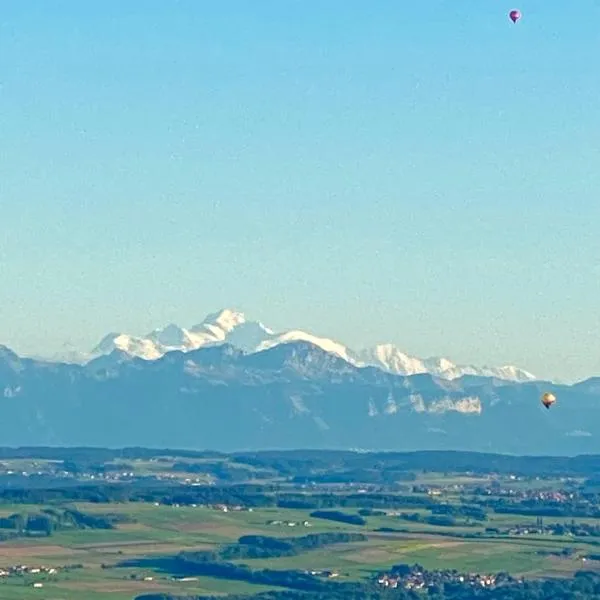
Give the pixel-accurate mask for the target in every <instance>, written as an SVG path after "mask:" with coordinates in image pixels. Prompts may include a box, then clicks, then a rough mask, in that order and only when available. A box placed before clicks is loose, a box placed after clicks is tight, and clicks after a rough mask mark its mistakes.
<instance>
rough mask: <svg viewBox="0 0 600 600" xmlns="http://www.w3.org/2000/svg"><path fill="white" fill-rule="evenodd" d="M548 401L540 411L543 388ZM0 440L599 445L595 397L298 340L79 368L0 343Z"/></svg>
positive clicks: (599, 411) (228, 446)
mask: <svg viewBox="0 0 600 600" xmlns="http://www.w3.org/2000/svg"><path fill="white" fill-rule="evenodd" d="M546 390H548V391H552V392H553V393H554V394H555V395H556V396H557V398H558V402H557V404H556V405H555V406H554V407H553V408H552V410H550V411H547V410H545V409H544V408H543V407H542V405H541V403H540V400H539V398H540V395H541V394H542V393H543V392H544V391H546ZM0 396H2V399H3V419H2V421H1V422H0V445H2V446H24V445H40V444H41V445H64V446H71V445H87V446H90V445H91V446H110V447H115V446H145V447H181V448H194V449H203V448H211V449H215V450H239V449H261V448H262V449H264V448H297V447H303V448H357V447H360V448H364V449H377V450H419V449H438V450H450V449H453V450H477V451H490V452H502V453H520V454H534V455H535V454H554V455H569V454H578V453H588V452H598V451H600V389H599V386H598V384H597V381H594V380H590V381H589V382H582V383H581V384H577V385H575V386H558V385H551V384H542V383H539V382H526V383H516V382H510V381H506V380H500V379H495V378H491V377H487V378H483V377H476V376H472V375H465V376H463V377H460V378H455V379H453V380H448V379H444V378H440V377H436V376H434V375H431V374H429V373H421V374H416V375H412V376H409V377H406V376H400V375H394V374H391V373H386V372H384V371H383V370H381V369H378V368H373V367H357V366H355V365H352V364H351V363H349V362H348V361H346V360H344V359H343V358H341V357H339V356H336V355H335V354H333V353H331V352H326V351H324V350H322V349H321V348H319V347H318V346H316V345H314V344H311V343H309V342H304V341H300V342H298V341H295V342H287V343H282V344H278V345H276V346H274V347H272V348H269V349H266V350H263V351H261V352H256V353H252V354H246V353H244V352H242V351H241V350H239V349H236V348H234V347H233V346H231V345H229V344H213V345H211V346H207V347H204V348H200V349H196V350H189V351H187V352H183V351H179V350H177V351H171V352H168V353H166V354H164V355H163V356H161V357H160V358H158V359H156V360H151V361H148V360H144V359H141V358H138V357H132V356H130V355H129V354H128V353H127V352H124V351H116V350H115V351H113V352H112V353H110V354H108V355H102V356H98V357H97V358H96V359H94V360H92V361H90V362H88V363H87V364H85V365H74V364H64V363H49V362H41V361H36V360H32V359H24V358H20V357H18V356H17V355H15V354H14V353H12V352H10V351H9V350H8V349H5V348H0Z"/></svg>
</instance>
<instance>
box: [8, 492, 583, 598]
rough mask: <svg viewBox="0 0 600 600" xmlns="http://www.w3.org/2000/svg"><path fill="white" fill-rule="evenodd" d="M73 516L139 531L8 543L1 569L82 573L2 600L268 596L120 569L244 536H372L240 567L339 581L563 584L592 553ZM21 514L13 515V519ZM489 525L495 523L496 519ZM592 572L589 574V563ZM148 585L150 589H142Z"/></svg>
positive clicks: (117, 507) (14, 583)
mask: <svg viewBox="0 0 600 600" xmlns="http://www.w3.org/2000/svg"><path fill="white" fill-rule="evenodd" d="M76 507H77V509H78V510H81V511H85V512H86V513H99V514H100V513H107V512H111V513H121V514H124V515H127V516H128V517H129V518H130V519H131V520H132V521H135V522H133V523H127V524H124V525H120V526H119V527H117V528H116V529H114V530H109V531H101V530H97V531H94V530H92V531H69V532H57V533H55V534H54V535H53V536H51V537H49V538H36V539H35V540H20V541H18V542H12V543H6V542H5V543H3V544H2V546H1V550H2V552H1V553H0V567H8V566H10V565H15V564H25V565H47V566H56V567H59V568H60V567H64V566H66V565H77V566H78V568H74V569H72V570H69V571H67V572H63V571H62V570H61V571H59V574H57V575H54V576H49V577H43V578H39V577H38V578H35V577H33V576H29V577H22V578H19V579H18V580H14V579H12V578H10V579H7V580H4V581H0V597H2V599H3V600H12V599H13V598H14V599H15V600H16V599H17V598H19V599H20V598H25V599H28V598H29V597H32V598H33V597H40V594H41V593H42V590H41V589H34V588H33V587H32V585H33V582H34V581H40V582H42V583H43V585H44V588H43V597H44V599H45V600H59V599H60V600H79V599H81V600H84V599H88V598H89V599H91V600H96V599H102V600H103V599H104V598H111V599H116V600H125V599H127V600H130V599H131V598H134V597H135V595H137V594H141V593H148V592H154V593H157V592H169V593H177V594H188V595H192V594H195V595H202V594H204V595H208V594H210V595H213V594H226V593H229V594H231V593H258V592H260V591H262V590H265V589H268V588H266V587H264V586H257V585H252V584H249V583H244V582H240V581H230V580H220V579H213V578H208V577H199V578H197V579H196V581H189V582H180V581H173V578H172V577H170V576H169V575H167V574H161V573H156V572H153V571H152V570H148V569H146V570H144V569H134V568H120V567H118V566H117V565H118V563H119V562H121V561H123V560H126V559H136V558H142V557H150V556H160V555H172V554H176V553H178V552H180V551H182V550H186V551H198V550H209V549H212V548H215V547H216V546H217V545H218V544H223V543H229V542H235V541H237V539H238V538H239V537H240V536H243V535H249V534H261V535H269V536H276V537H291V536H301V535H307V534H308V533H321V532H331V531H337V532H361V533H364V534H366V535H367V536H368V541H366V542H360V543H349V544H340V545H339V546H333V547H327V548H325V549H317V550H314V551H311V552H306V553H303V554H300V555H299V556H291V557H282V558H269V559H253V560H250V561H249V560H243V561H236V562H239V563H240V564H243V563H246V564H248V563H251V566H252V567H254V568H257V569H260V568H265V569H267V568H268V569H281V570H285V569H301V570H330V571H335V572H337V573H339V576H340V580H360V579H363V578H366V577H372V576H373V575H374V574H376V573H377V572H379V571H382V570H385V569H389V568H390V567H391V566H392V565H394V564H398V563H408V564H413V563H419V564H422V565H423V566H424V567H425V568H427V569H459V570H466V571H473V572H498V571H508V572H510V573H512V574H514V575H527V576H532V577H542V576H555V577H558V576H564V575H569V574H572V573H574V572H575V571H577V570H578V569H580V568H581V566H582V559H581V557H580V556H579V555H582V554H586V553H588V552H593V550H594V547H593V546H591V545H589V544H587V543H585V542H577V543H573V544H572V547H573V548H574V549H575V551H576V555H575V556H571V557H567V558H556V557H554V556H545V555H543V554H540V552H552V551H556V550H557V549H561V548H562V547H563V546H564V545H565V541H564V540H562V539H555V538H553V537H548V536H546V537H545V539H544V538H541V537H536V538H529V539H527V538H519V537H514V538H508V539H507V538H503V539H497V540H496V539H494V540H492V539H485V538H484V539H459V538H455V537H453V536H452V533H453V531H452V529H453V528H440V527H437V528H436V527H434V526H427V530H425V527H424V526H422V525H420V524H416V525H415V524H412V523H405V522H401V521H399V520H398V519H397V518H395V517H372V518H370V519H369V520H368V524H367V526H358V525H348V524H345V523H336V522H333V521H328V520H324V519H314V518H312V517H311V516H310V514H309V513H310V511H302V510H286V509H272V508H270V509H257V510H253V511H252V512H248V511H240V512H227V513H224V512H221V511H219V510H215V509H211V508H204V507H197V508H192V507H174V506H155V505H154V504H134V503H128V504H89V503H79V504H77V505H76ZM4 508H7V507H4ZM16 508H17V507H16V506H14V507H10V510H13V509H16ZM28 508H29V509H32V508H33V507H28ZM37 508H38V509H41V508H42V507H37ZM3 512H5V513H6V512H8V511H6V510H4V511H3ZM501 517H502V518H501V519H499V521H500V522H501V523H502V524H504V525H505V524H507V522H508V521H509V519H508V518H507V516H506V515H501ZM278 520H279V521H282V522H283V523H285V522H294V523H297V524H298V525H296V526H294V527H290V526H289V525H288V526H286V525H269V522H272V521H278ZM304 521H308V522H309V523H310V525H311V526H310V527H304V526H302V525H301V524H302V523H303V522H304ZM490 523H491V524H493V523H494V520H493V519H492V520H491V521H490ZM490 523H488V524H487V525H488V526H489V525H490ZM399 525H400V526H401V527H402V528H405V529H407V530H409V531H407V532H406V533H383V532H378V531H376V530H377V529H380V528H381V527H386V526H387V527H391V526H396V527H397V526H399ZM444 529H445V530H446V531H444ZM464 529H466V528H459V529H458V531H463V530H464ZM481 529H482V528H480V530H481ZM448 530H451V531H450V532H449V531H448ZM454 533H457V531H454ZM587 568H590V563H588V565H587ZM592 568H593V566H592ZM150 577H151V578H152V581H150V580H148V581H145V580H144V579H145V578H150Z"/></svg>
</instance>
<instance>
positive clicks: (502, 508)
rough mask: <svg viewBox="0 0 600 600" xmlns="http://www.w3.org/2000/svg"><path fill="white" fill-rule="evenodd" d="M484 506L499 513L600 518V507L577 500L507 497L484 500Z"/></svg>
mask: <svg viewBox="0 0 600 600" xmlns="http://www.w3.org/2000/svg"><path fill="white" fill-rule="evenodd" d="M482 504H484V506H488V507H490V508H492V510H493V511H494V512H496V513H499V514H512V515H525V516H540V517H579V518H592V519H598V518H600V507H598V505H596V504H592V503H590V504H582V503H580V502H577V501H572V502H570V501H567V502H557V501H555V500H545V499H542V498H527V499H525V500H519V501H511V500H507V499H505V498H491V499H488V500H484V501H482Z"/></svg>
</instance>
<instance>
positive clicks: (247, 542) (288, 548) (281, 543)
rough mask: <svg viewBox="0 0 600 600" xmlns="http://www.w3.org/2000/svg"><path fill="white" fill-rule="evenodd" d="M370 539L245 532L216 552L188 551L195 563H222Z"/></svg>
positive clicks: (340, 534)
mask: <svg viewBox="0 0 600 600" xmlns="http://www.w3.org/2000/svg"><path fill="white" fill-rule="evenodd" d="M368 539H369V538H368V537H367V536H366V535H363V534H362V533H343V532H326V533H312V534H310V535H306V536H302V537H290V538H276V537H270V536H264V535H245V536H242V537H241V538H239V539H238V541H237V543H235V544H225V545H223V546H220V547H218V548H217V549H216V550H214V551H210V550H205V551H199V552H194V553H188V554H187V555H186V556H187V558H189V559H192V558H193V560H194V561H195V562H220V561H231V560H243V559H256V558H281V557H283V556H298V555H299V554H302V553H304V552H310V551H312V550H317V549H319V548H324V547H326V546H332V545H335V544H349V543H352V542H366V541H367V540H368Z"/></svg>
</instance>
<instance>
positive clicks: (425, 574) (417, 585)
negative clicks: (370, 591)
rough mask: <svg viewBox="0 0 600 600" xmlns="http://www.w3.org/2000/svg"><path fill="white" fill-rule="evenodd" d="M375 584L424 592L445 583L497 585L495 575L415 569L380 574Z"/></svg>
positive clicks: (482, 585)
mask: <svg viewBox="0 0 600 600" xmlns="http://www.w3.org/2000/svg"><path fill="white" fill-rule="evenodd" d="M377 583H378V585H380V586H382V587H385V588H391V589H395V588H404V589H407V590H425V589H427V588H431V587H441V586H443V585H444V584H447V583H454V584H457V583H458V584H462V585H468V586H472V587H479V588H487V589H491V588H494V587H496V585H497V575H484V574H480V573H460V572H458V571H456V570H440V571H427V570H426V569H423V568H419V567H415V568H412V569H410V570H408V571H406V572H394V571H392V572H391V573H381V574H380V575H378V576H377Z"/></svg>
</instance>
